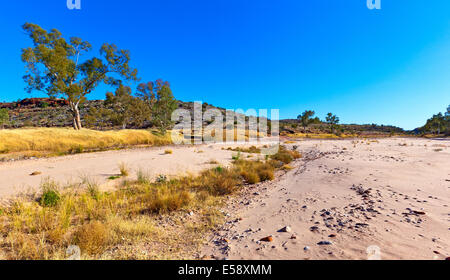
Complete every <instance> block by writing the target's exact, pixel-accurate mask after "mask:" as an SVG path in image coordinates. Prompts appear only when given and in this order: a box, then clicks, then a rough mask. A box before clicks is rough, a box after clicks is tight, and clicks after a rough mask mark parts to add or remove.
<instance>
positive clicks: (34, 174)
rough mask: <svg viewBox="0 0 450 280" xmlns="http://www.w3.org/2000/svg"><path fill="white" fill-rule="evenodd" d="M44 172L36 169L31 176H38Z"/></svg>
mask: <svg viewBox="0 0 450 280" xmlns="http://www.w3.org/2000/svg"><path fill="white" fill-rule="evenodd" d="M41 174H42V172H39V171H34V172H33V173H31V174H30V176H37V175H41Z"/></svg>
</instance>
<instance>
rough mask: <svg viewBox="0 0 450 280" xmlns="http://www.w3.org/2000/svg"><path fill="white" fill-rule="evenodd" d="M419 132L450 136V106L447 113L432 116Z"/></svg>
mask: <svg viewBox="0 0 450 280" xmlns="http://www.w3.org/2000/svg"><path fill="white" fill-rule="evenodd" d="M420 130H421V131H422V132H423V133H433V134H441V133H445V134H447V135H448V134H450V106H448V107H447V112H445V113H444V114H442V113H438V114H435V115H433V116H432V117H431V118H430V119H428V120H427V123H426V124H425V125H424V126H423V127H422V128H421V129H420Z"/></svg>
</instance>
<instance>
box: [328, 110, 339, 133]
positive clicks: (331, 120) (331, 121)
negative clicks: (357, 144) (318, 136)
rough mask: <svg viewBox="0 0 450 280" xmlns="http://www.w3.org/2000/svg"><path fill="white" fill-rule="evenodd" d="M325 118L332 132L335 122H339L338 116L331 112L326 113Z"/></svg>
mask: <svg viewBox="0 0 450 280" xmlns="http://www.w3.org/2000/svg"><path fill="white" fill-rule="evenodd" d="M325 120H326V122H327V123H328V124H329V125H330V131H331V133H333V132H334V129H335V128H336V126H337V124H338V123H339V118H338V117H337V116H336V115H333V114H332V113H328V114H327V116H326V118H325Z"/></svg>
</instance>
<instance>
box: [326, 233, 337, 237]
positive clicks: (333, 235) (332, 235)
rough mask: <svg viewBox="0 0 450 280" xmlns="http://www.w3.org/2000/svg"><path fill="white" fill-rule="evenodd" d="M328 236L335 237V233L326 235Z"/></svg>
mask: <svg viewBox="0 0 450 280" xmlns="http://www.w3.org/2000/svg"><path fill="white" fill-rule="evenodd" d="M328 237H330V238H334V237H336V234H334V233H332V234H330V235H328Z"/></svg>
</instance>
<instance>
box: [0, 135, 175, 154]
mask: <svg viewBox="0 0 450 280" xmlns="http://www.w3.org/2000/svg"><path fill="white" fill-rule="evenodd" d="M171 143H172V141H171V137H170V134H169V133H168V134H167V135H164V136H162V135H159V134H157V133H156V132H152V131H148V130H117V131H95V130H88V129H83V130H81V131H75V130H73V129H71V128H30V129H11V130H0V154H3V157H6V155H8V154H9V155H10V156H11V155H13V156H16V157H20V156H37V157H39V156H55V155H63V154H71V153H82V152H90V151H99V150H108V149H120V148H125V147H130V146H136V145H144V146H161V145H167V144H171Z"/></svg>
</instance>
